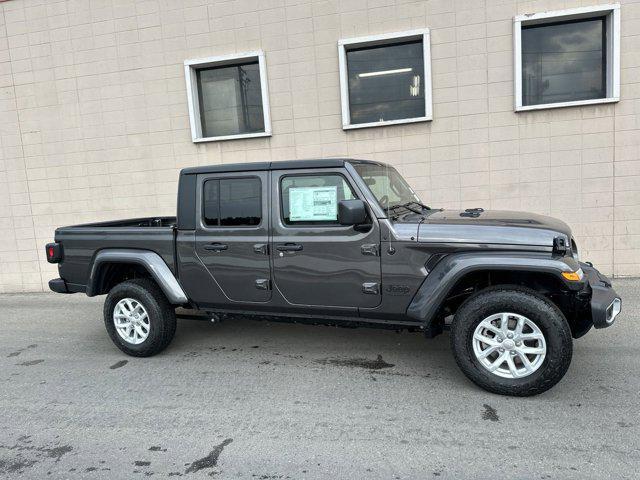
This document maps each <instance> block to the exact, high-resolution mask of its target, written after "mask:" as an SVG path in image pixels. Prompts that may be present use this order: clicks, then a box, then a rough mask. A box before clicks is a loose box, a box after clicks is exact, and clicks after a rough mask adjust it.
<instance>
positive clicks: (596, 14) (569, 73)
mask: <svg viewBox="0 0 640 480" xmlns="http://www.w3.org/2000/svg"><path fill="white" fill-rule="evenodd" d="M514 41H515V46H514V52H515V59H514V64H515V100H516V105H515V109H516V111H520V110H535V109H541V108H554V107H567V106H573V105H588V104H594V103H607V102H617V101H618V100H619V99H620V8H619V6H618V5H605V6H598V7H587V8H576V9H572V10H563V11H559V12H545V13H539V14H533V15H520V16H518V17H516V18H515V20H514Z"/></svg>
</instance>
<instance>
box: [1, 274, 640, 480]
mask: <svg viewBox="0 0 640 480" xmlns="http://www.w3.org/2000/svg"><path fill="white" fill-rule="evenodd" d="M614 284H615V285H614V286H615V287H616V289H617V290H618V292H619V293H620V294H621V295H622V297H623V302H624V304H623V313H622V314H621V315H620V316H619V317H618V320H617V322H616V324H615V325H614V326H613V327H612V328H609V329H606V330H592V331H591V332H589V333H588V334H587V336H586V337H584V338H582V339H579V340H577V341H576V342H575V350H574V357H573V363H572V365H571V368H570V369H569V372H568V373H567V375H566V377H565V378H564V379H563V380H562V381H561V382H560V383H559V384H558V385H557V386H555V387H554V388H553V389H552V390H551V391H549V392H547V393H545V394H542V395H540V396H537V397H533V398H524V399H523V398H509V397H501V396H497V395H493V394H489V393H487V392H484V391H483V390H480V389H479V388H478V387H476V386H475V385H473V384H472V383H471V382H469V381H468V380H467V379H466V378H465V377H464V376H463V375H462V373H460V371H459V370H458V368H457V366H456V364H455V362H454V360H453V357H452V355H451V352H450V349H449V336H448V334H446V333H445V334H444V335H441V336H439V337H438V338H436V339H433V340H427V339H425V338H424V337H423V336H422V335H421V334H419V333H407V332H401V333H396V332H393V331H387V330H374V329H345V328H336V327H325V326H308V325H292V324H284V323H277V322H266V321H256V320H250V319H246V318H234V319H229V320H226V321H224V322H221V323H215V324H214V323H209V322H202V321H194V320H181V321H179V324H178V331H177V334H176V338H175V339H174V341H173V343H172V344H171V345H170V346H169V348H168V349H167V350H166V351H165V352H163V353H162V354H160V355H158V356H156V357H152V358H132V357H127V356H125V355H124V354H122V353H121V352H120V351H119V350H118V349H117V348H116V347H115V346H114V345H113V344H112V343H111V341H110V339H109V337H108V336H107V333H106V331H105V329H104V324H103V320H102V302H103V300H104V297H99V298H93V299H90V298H87V297H85V296H84V295H80V294H76V295H54V294H24V295H23V294H20V295H3V296H0V332H1V333H0V477H2V478H12V479H14V478H33V479H45V478H52V479H58V478H70V479H77V478H82V479H120V478H122V479H136V478H146V477H149V476H152V477H153V478H167V477H172V478H173V477H180V476H182V477H185V478H187V479H192V478H193V479H197V478H211V477H214V478H222V479H224V478H234V479H235V478H238V479H264V480H266V479H305V478H308V479H325V478H331V479H378V478H380V479H396V478H399V479H426V478H438V479H448V478H451V479H466V478H469V479H471V478H478V479H486V478H494V479H503V478H504V479H507V478H509V479H510V478H518V479H545V478H562V479H564V478H575V479H581V480H582V479H586V478H589V479H591V478H615V479H622V478H638V472H639V471H640V396H639V394H640V375H639V372H640V341H639V340H638V339H639V338H640V321H639V320H640V318H639V317H640V295H639V294H638V292H640V280H617V281H615V282H614Z"/></svg>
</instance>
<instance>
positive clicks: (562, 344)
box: [451, 285, 573, 397]
mask: <svg viewBox="0 0 640 480" xmlns="http://www.w3.org/2000/svg"><path fill="white" fill-rule="evenodd" d="M501 312H508V313H516V314H520V315H523V316H525V317H527V318H528V319H530V320H531V321H532V322H533V323H535V324H536V326H537V327H538V328H539V329H540V330H541V331H542V333H543V335H544V337H545V342H546V347H547V351H546V357H545V359H544V361H543V362H542V364H541V365H540V367H539V368H538V369H537V370H536V371H535V372H533V373H532V374H530V375H529V376H526V377H522V378H503V377H500V376H498V375H495V374H494V373H491V372H490V371H489V370H488V369H487V368H485V367H484V366H483V365H482V364H481V363H480V361H479V360H478V359H477V358H476V355H475V354H474V351H473V335H474V332H475V329H476V327H477V326H478V324H479V323H480V322H481V321H482V320H484V319H485V318H487V317H489V316H490V315H492V314H496V313H501ZM451 347H452V349H453V354H454V357H455V359H456V362H457V363H458V366H459V367H460V369H461V370H462V372H463V373H464V374H465V375H466V376H467V377H468V378H469V379H470V380H471V381H472V382H474V383H475V384H476V385H478V386H480V387H482V388H484V389H485V390H487V391H489V392H492V393H497V394H500V395H512V396H518V397H528V396H531V395H538V394H540V393H542V392H545V391H547V390H549V389H550V388H551V387H553V386H554V385H555V384H556V383H558V382H559V381H560V380H561V379H562V377H563V376H564V374H565V373H566V372H567V370H568V368H569V364H570V363H571V356H572V353H573V342H572V338H571V329H570V328H569V324H568V323H567V320H566V319H565V317H564V315H563V314H562V312H561V311H560V309H559V308H558V307H557V306H556V305H554V304H553V303H552V302H551V301H549V300H547V299H546V298H545V297H543V296H542V295H539V294H538V293H536V292H535V291H533V290H530V289H527V288H522V287H518V286H509V285H506V286H497V287H491V288H487V289H485V290H482V291H480V292H478V293H477V294H475V295H473V296H472V297H470V298H469V299H467V300H466V301H465V302H464V303H463V304H462V305H461V306H460V308H459V309H458V311H457V312H456V314H455V317H454V320H453V324H452V325H451Z"/></svg>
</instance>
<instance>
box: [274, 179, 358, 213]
mask: <svg viewBox="0 0 640 480" xmlns="http://www.w3.org/2000/svg"><path fill="white" fill-rule="evenodd" d="M353 198H355V196H354V194H353V191H352V190H351V187H350V186H349V184H348V183H347V181H346V180H345V179H344V177H342V175H336V174H334V175H299V176H289V177H284V178H283V179H282V181H281V187H280V199H281V200H280V201H281V204H282V216H283V220H284V223H285V224H286V225H337V224H338V202H339V201H340V200H350V199H353Z"/></svg>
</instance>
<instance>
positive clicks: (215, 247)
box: [204, 243, 229, 252]
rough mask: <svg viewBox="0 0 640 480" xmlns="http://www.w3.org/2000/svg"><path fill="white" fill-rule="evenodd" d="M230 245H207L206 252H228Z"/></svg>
mask: <svg viewBox="0 0 640 480" xmlns="http://www.w3.org/2000/svg"><path fill="white" fill-rule="evenodd" d="M228 248H229V245H225V244H224V243H210V244H209V245H205V246H204V249H205V250H213V251H214V252H221V251H222V250H227V249H228Z"/></svg>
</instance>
